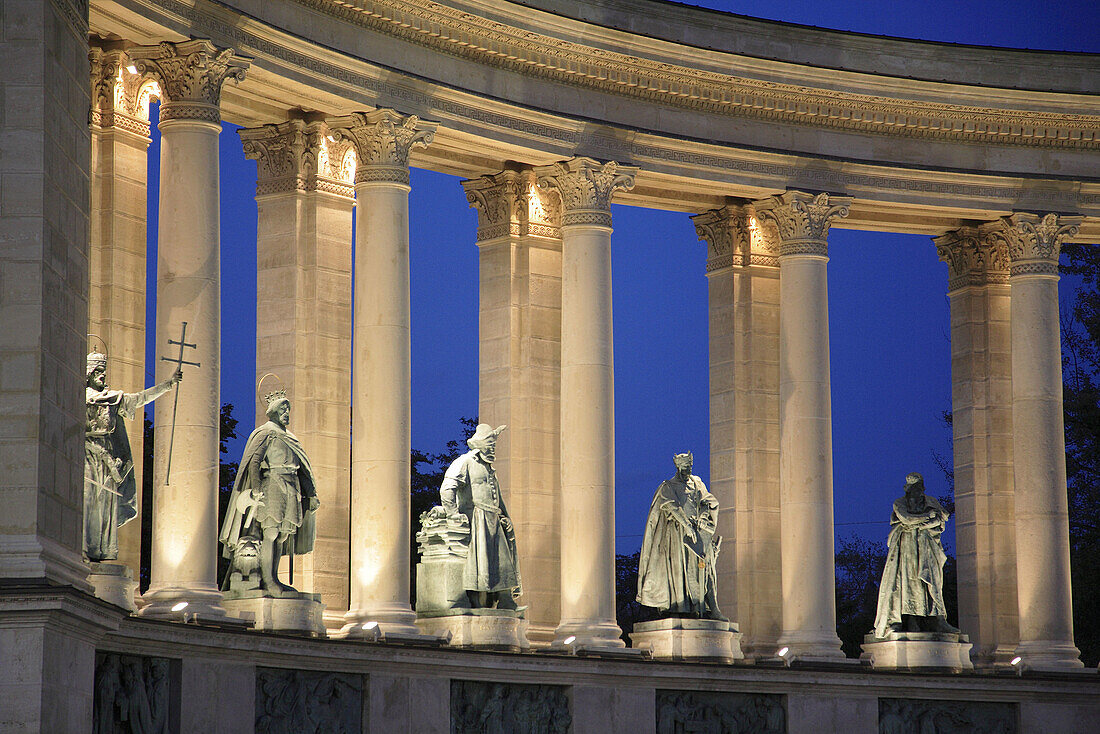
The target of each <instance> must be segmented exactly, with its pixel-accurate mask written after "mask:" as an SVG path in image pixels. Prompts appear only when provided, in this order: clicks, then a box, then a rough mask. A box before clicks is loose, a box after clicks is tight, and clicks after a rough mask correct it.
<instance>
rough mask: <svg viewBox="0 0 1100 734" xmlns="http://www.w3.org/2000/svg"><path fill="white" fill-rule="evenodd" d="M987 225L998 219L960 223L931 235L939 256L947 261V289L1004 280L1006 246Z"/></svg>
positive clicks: (1006, 271)
mask: <svg viewBox="0 0 1100 734" xmlns="http://www.w3.org/2000/svg"><path fill="white" fill-rule="evenodd" d="M990 226H994V227H997V226H999V223H996V222H994V223H990V224H984V225H982V226H981V227H960V228H959V229H956V230H952V231H950V232H947V233H946V234H943V235H940V236H939V237H933V238H932V241H933V242H934V243H935V245H936V253H937V254H938V255H939V256H940V260H942V261H943V262H945V263H947V272H948V276H947V290H948V292H949V293H950V292H952V291H956V290H958V289H960V288H965V287H966V286H983V285H988V284H1004V283H1007V282H1008V271H1009V260H1008V248H1007V247H1006V246H1005V243H1004V240H1003V239H1001V238H998V237H994V236H992V235H991V232H990Z"/></svg>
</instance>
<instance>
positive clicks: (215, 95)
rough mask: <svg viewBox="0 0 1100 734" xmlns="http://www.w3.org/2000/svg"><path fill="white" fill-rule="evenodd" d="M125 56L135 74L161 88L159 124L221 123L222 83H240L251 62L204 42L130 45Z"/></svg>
mask: <svg viewBox="0 0 1100 734" xmlns="http://www.w3.org/2000/svg"><path fill="white" fill-rule="evenodd" d="M127 53H129V55H130V58H131V59H132V60H133V62H134V67H135V68H136V69H137V70H138V73H139V74H141V75H142V76H143V77H147V78H151V79H154V80H156V82H157V84H158V85H159V86H160V90H161V106H160V119H161V121H162V122H164V121H166V120H180V119H187V120H202V121H204V122H213V123H218V122H221V113H220V110H219V105H220V103H221V92H222V84H223V83H225V81H226V80H227V79H232V80H233V81H235V82H240V81H242V80H243V79H244V75H245V71H247V70H248V67H249V64H250V63H251V59H249V58H247V57H244V56H239V55H238V54H237V53H236V52H235V51H233V49H229V48H220V47H218V46H215V45H214V44H213V43H211V42H210V41H209V40H206V39H197V40H193V41H185V42H183V43H171V42H169V41H162V42H161V43H159V44H157V45H155V46H133V47H131V48H129V49H127Z"/></svg>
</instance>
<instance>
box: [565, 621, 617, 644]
mask: <svg viewBox="0 0 1100 734" xmlns="http://www.w3.org/2000/svg"><path fill="white" fill-rule="evenodd" d="M622 632H623V631H622V630H621V629H619V625H617V624H615V623H614V622H613V621H606V620H605V621H597V622H592V621H588V620H585V621H581V622H572V621H563V622H562V623H561V624H559V625H558V626H557V628H555V630H554V641H553V642H551V643H550V649H555V648H557V649H561V648H567V647H573V648H574V649H576V648H582V647H584V648H591V649H600V648H611V649H615V648H623V647H626V643H625V642H623V638H622V637H621V636H620V635H622Z"/></svg>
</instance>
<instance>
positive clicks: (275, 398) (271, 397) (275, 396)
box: [264, 390, 288, 408]
mask: <svg viewBox="0 0 1100 734" xmlns="http://www.w3.org/2000/svg"><path fill="white" fill-rule="evenodd" d="M287 399H288V398H287V396H286V390H272V391H271V392H269V393H266V394H264V402H265V403H267V407H269V408H270V407H271V406H272V405H274V404H275V403H277V402H279V401H280V400H287Z"/></svg>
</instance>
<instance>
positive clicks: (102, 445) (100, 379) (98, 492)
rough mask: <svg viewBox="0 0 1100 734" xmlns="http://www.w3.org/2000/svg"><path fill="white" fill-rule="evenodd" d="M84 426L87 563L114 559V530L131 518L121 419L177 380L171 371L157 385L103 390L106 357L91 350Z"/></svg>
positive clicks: (130, 470)
mask: <svg viewBox="0 0 1100 734" xmlns="http://www.w3.org/2000/svg"><path fill="white" fill-rule="evenodd" d="M86 370H87V371H86V373H85V374H86V379H87V382H86V389H85V403H86V406H87V420H86V422H85V424H84V542H83V548H84V556H85V557H86V558H87V559H88V560H89V561H92V562H96V563H99V562H103V561H114V560H117V559H118V529H119V528H120V527H121V526H123V525H125V524H126V523H127V522H129V521H130V520H132V519H134V517H136V516H137V503H138V496H137V482H136V481H135V480H134V457H133V455H132V454H131V452H130V438H129V436H127V435H126V426H125V424H124V422H123V420H122V419H123V418H131V419H132V418H134V417H136V416H137V411H138V410H139V409H140V408H141V407H142V406H144V405H147V404H148V403H151V402H153V401H154V400H156V399H157V398H159V397H160V396H161V395H163V394H165V393H166V392H168V391H169V390H171V389H172V387H173V386H174V385H175V384H176V383H178V382H179V381H180V380H182V379H183V374H182V373H181V372H180V371H179V369H177V370H176V371H175V373H174V374H173V375H172V376H171V377H169V378H168V379H167V380H165V381H164V382H162V383H160V384H159V385H155V386H153V387H151V388H149V389H148V390H142V391H141V392H136V393H125V392H122V391H121V390H110V389H108V388H107V355H106V354H101V353H99V352H92V353H91V354H89V355H88V359H87V367H86Z"/></svg>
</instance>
